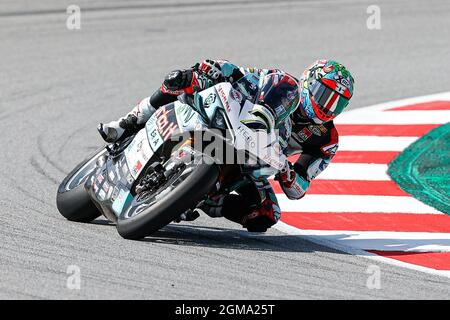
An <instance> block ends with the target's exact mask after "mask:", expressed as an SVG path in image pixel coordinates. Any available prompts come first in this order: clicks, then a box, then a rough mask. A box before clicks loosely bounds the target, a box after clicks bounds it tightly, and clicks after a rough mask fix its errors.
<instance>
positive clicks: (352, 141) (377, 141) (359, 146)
mask: <svg viewBox="0 0 450 320" xmlns="http://www.w3.org/2000/svg"><path fill="white" fill-rule="evenodd" d="M417 139H418V137H376V136H339V148H338V150H339V151H403V150H404V149H405V148H407V147H408V146H409V145H410V144H411V143H413V142H414V141H416V140H417Z"/></svg>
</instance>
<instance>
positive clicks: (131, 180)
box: [127, 172, 134, 185]
mask: <svg viewBox="0 0 450 320" xmlns="http://www.w3.org/2000/svg"><path fill="white" fill-rule="evenodd" d="M127 182H128V184H130V185H131V184H133V182H134V179H133V176H132V175H131V174H130V173H129V172H128V173H127Z"/></svg>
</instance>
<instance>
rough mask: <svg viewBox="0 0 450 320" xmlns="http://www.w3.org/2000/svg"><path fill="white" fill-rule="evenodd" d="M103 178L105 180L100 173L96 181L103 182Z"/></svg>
mask: <svg viewBox="0 0 450 320" xmlns="http://www.w3.org/2000/svg"><path fill="white" fill-rule="evenodd" d="M103 180H105V177H104V176H103V175H102V174H101V173H100V174H99V175H98V176H97V181H98V183H99V184H100V183H102V182H103Z"/></svg>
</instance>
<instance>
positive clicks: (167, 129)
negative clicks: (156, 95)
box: [154, 106, 178, 140]
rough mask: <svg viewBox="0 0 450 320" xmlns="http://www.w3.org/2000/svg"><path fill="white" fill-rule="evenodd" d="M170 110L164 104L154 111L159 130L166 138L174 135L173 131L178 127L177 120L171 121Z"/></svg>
mask: <svg viewBox="0 0 450 320" xmlns="http://www.w3.org/2000/svg"><path fill="white" fill-rule="evenodd" d="M171 110H173V109H171ZM169 112H170V110H167V109H166V107H165V106H163V107H160V108H158V110H156V112H155V113H154V115H155V117H156V126H157V128H158V132H159V134H160V135H161V136H162V137H163V139H164V140H168V139H169V138H170V137H171V136H172V134H173V132H174V131H175V130H176V129H177V128H178V125H177V124H176V121H175V122H173V121H169Z"/></svg>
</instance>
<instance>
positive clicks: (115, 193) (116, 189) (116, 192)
mask: <svg viewBox="0 0 450 320" xmlns="http://www.w3.org/2000/svg"><path fill="white" fill-rule="evenodd" d="M111 189H112V190H113V191H112V195H111V201H113V202H114V200H116V198H117V196H118V195H119V188H118V187H114V188H111Z"/></svg>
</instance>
